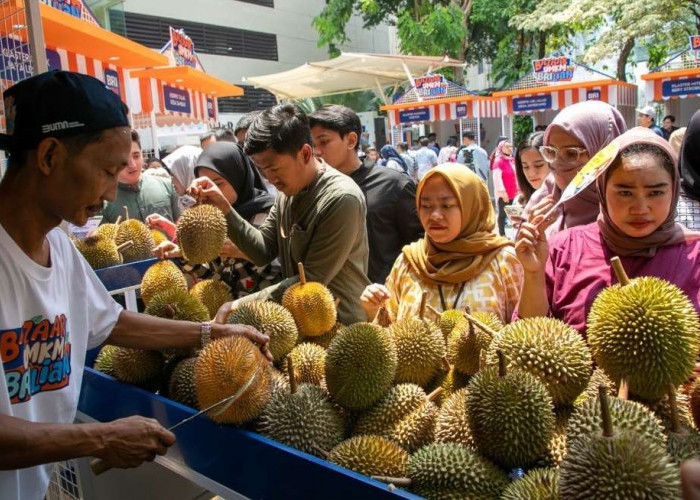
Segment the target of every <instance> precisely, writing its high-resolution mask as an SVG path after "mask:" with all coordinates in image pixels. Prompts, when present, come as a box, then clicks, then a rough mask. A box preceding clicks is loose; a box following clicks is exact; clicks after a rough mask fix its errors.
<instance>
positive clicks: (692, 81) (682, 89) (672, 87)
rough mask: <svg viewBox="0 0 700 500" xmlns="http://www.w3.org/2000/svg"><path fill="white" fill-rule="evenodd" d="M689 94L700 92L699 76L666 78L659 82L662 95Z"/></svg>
mask: <svg viewBox="0 0 700 500" xmlns="http://www.w3.org/2000/svg"><path fill="white" fill-rule="evenodd" d="M690 94H700V78H683V79H681V80H667V81H665V82H662V83H661V95H662V96H663V97H681V96H686V95H690Z"/></svg>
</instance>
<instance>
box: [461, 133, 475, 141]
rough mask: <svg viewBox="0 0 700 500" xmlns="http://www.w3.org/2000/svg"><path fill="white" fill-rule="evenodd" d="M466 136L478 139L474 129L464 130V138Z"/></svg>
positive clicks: (470, 138)
mask: <svg viewBox="0 0 700 500" xmlns="http://www.w3.org/2000/svg"><path fill="white" fill-rule="evenodd" d="M465 137H466V138H467V139H469V140H471V141H473V140H474V139H476V133H475V132H474V131H473V130H465V131H464V132H462V138H465Z"/></svg>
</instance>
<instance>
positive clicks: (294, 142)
mask: <svg viewBox="0 0 700 500" xmlns="http://www.w3.org/2000/svg"><path fill="white" fill-rule="evenodd" d="M305 144H308V145H309V146H311V145H312V141H311V129H310V128H309V119H308V117H307V116H306V113H304V112H303V111H302V110H301V108H300V107H299V106H297V105H296V104H279V105H277V106H275V107H273V108H271V109H268V110H265V111H263V112H262V113H260V114H259V115H258V116H256V117H255V120H253V123H251V124H250V127H248V132H247V134H246V136H245V146H244V148H243V149H244V151H245V153H246V154H247V155H254V154H258V153H262V152H263V151H267V150H268V149H271V150H273V151H274V152H275V153H277V154H288V155H292V156H294V155H296V154H297V153H298V152H299V151H301V148H303V147H304V145H305Z"/></svg>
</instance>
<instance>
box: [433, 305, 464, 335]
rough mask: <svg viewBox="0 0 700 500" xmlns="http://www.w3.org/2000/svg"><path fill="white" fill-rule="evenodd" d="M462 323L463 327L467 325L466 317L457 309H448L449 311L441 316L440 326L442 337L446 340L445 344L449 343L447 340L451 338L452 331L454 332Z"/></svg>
mask: <svg viewBox="0 0 700 500" xmlns="http://www.w3.org/2000/svg"><path fill="white" fill-rule="evenodd" d="M460 323H461V324H463V325H466V324H467V320H466V318H465V317H464V313H463V312H462V311H458V310H456V309H448V310H447V311H445V312H443V313H442V314H440V319H439V320H438V326H439V327H440V331H441V332H442V336H443V338H444V339H445V342H447V339H448V338H449V336H450V333H452V330H454V329H455V327H456V326H457V325H458V324H460Z"/></svg>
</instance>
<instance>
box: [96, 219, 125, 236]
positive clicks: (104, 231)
mask: <svg viewBox="0 0 700 500" xmlns="http://www.w3.org/2000/svg"><path fill="white" fill-rule="evenodd" d="M121 220H122V218H121V216H119V217H118V218H117V221H116V222H115V223H114V224H112V223H110V222H108V223H105V224H102V225H100V226H99V227H98V228H97V229H96V230H95V232H94V233H93V236H99V237H101V238H107V239H108V240H114V237H115V236H116V235H117V228H118V227H119V224H120V223H121Z"/></svg>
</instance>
